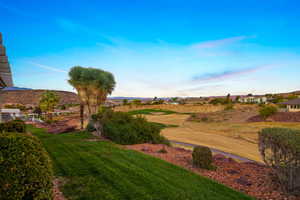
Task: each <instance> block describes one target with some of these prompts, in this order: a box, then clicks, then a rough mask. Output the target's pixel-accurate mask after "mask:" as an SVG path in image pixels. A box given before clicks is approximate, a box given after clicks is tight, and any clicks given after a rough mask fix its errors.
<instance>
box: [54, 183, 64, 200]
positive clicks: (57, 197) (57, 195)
mask: <svg viewBox="0 0 300 200" xmlns="http://www.w3.org/2000/svg"><path fill="white" fill-rule="evenodd" d="M62 184H63V181H62V180H60V179H59V178H56V179H54V180H53V200H66V198H65V197H64V195H63V193H62V192H61V191H60V190H59V186H60V185H62Z"/></svg>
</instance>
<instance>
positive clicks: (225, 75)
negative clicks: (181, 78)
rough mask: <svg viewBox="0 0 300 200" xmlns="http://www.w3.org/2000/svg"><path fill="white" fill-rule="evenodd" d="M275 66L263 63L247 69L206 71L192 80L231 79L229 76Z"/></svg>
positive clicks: (246, 73)
mask: <svg viewBox="0 0 300 200" xmlns="http://www.w3.org/2000/svg"><path fill="white" fill-rule="evenodd" d="M275 66H277V65H262V66H256V67H251V68H245V69H237V70H228V71H222V72H215V73H205V74H200V75H196V76H194V77H193V78H192V80H193V81H212V80H224V79H229V78H233V77H236V76H241V75H248V74H252V73H254V72H257V71H259V70H263V69H267V68H272V67H275Z"/></svg>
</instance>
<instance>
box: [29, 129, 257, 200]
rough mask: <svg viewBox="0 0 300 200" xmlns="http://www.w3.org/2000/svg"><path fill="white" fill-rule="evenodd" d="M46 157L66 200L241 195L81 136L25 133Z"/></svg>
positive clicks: (205, 199)
mask: <svg viewBox="0 0 300 200" xmlns="http://www.w3.org/2000/svg"><path fill="white" fill-rule="evenodd" d="M29 130H30V131H31V132H32V133H33V134H34V135H36V136H38V137H39V138H40V139H41V141H42V142H43V143H44V146H45V147H46V149H47V151H48V152H49V154H50V156H51V158H52V160H53V163H54V167H55V175H56V176H60V177H64V178H65V179H66V183H65V185H64V186H63V188H62V191H63V193H64V195H65V196H66V198H68V199H81V200H84V199H86V200H93V199H97V200H107V199H110V200H111V199H120V200H126V199H136V200H144V199H149V200H167V199H170V200H176V199H177V200H188V199H189V200H220V199H222V200H227V199H228V200H234V199H236V200H241V199H252V198H250V197H248V196H246V195H244V194H241V193H239V192H236V191H234V190H232V189H230V188H227V187H225V186H223V185H220V184H218V183H216V182H214V181H211V180H209V179H207V178H204V177H201V176H198V175H196V174H194V173H192V172H189V171H187V170H185V169H183V168H180V167H178V166H175V165H172V164H170V163H167V162H165V161H162V160H160V159H157V158H154V157H151V156H148V155H145V154H142V153H139V152H136V151H132V150H126V149H124V148H122V147H119V146H117V145H115V144H113V143H110V142H91V141H87V139H88V138H90V137H91V136H90V135H89V134H87V133H84V132H82V133H69V134H61V135H51V134H47V133H45V132H44V130H43V129H38V128H33V127H29Z"/></svg>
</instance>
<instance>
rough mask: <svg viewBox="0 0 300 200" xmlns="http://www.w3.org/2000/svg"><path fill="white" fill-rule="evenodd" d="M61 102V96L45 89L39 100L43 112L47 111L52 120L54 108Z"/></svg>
mask: <svg viewBox="0 0 300 200" xmlns="http://www.w3.org/2000/svg"><path fill="white" fill-rule="evenodd" d="M58 102H59V96H58V95H57V94H56V93H55V92H52V91H45V92H44V93H43V94H42V97H41V99H40V102H39V107H40V108H41V110H42V111H43V112H46V114H47V117H48V119H49V120H52V114H51V112H53V111H54V108H55V107H56V106H57V104H58Z"/></svg>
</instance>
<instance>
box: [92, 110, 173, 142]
mask: <svg viewBox="0 0 300 200" xmlns="http://www.w3.org/2000/svg"><path fill="white" fill-rule="evenodd" d="M93 119H94V122H93V123H92V124H94V126H95V127H98V128H97V129H101V130H100V131H98V132H101V133H102V135H103V136H105V137H106V138H108V139H111V140H112V141H114V142H116V143H118V144H140V143H147V142H148V143H154V144H158V143H163V144H169V143H168V141H167V140H166V139H165V138H164V137H163V136H161V135H160V130H161V126H159V125H157V124H155V123H151V122H148V121H147V120H146V119H145V118H144V117H141V116H132V115H131V114H129V113H125V112H112V111H110V110H106V111H104V113H103V112H102V113H99V114H97V116H93ZM97 120H98V121H97ZM99 127H100V128H99ZM88 129H90V130H91V125H89V126H88Z"/></svg>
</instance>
